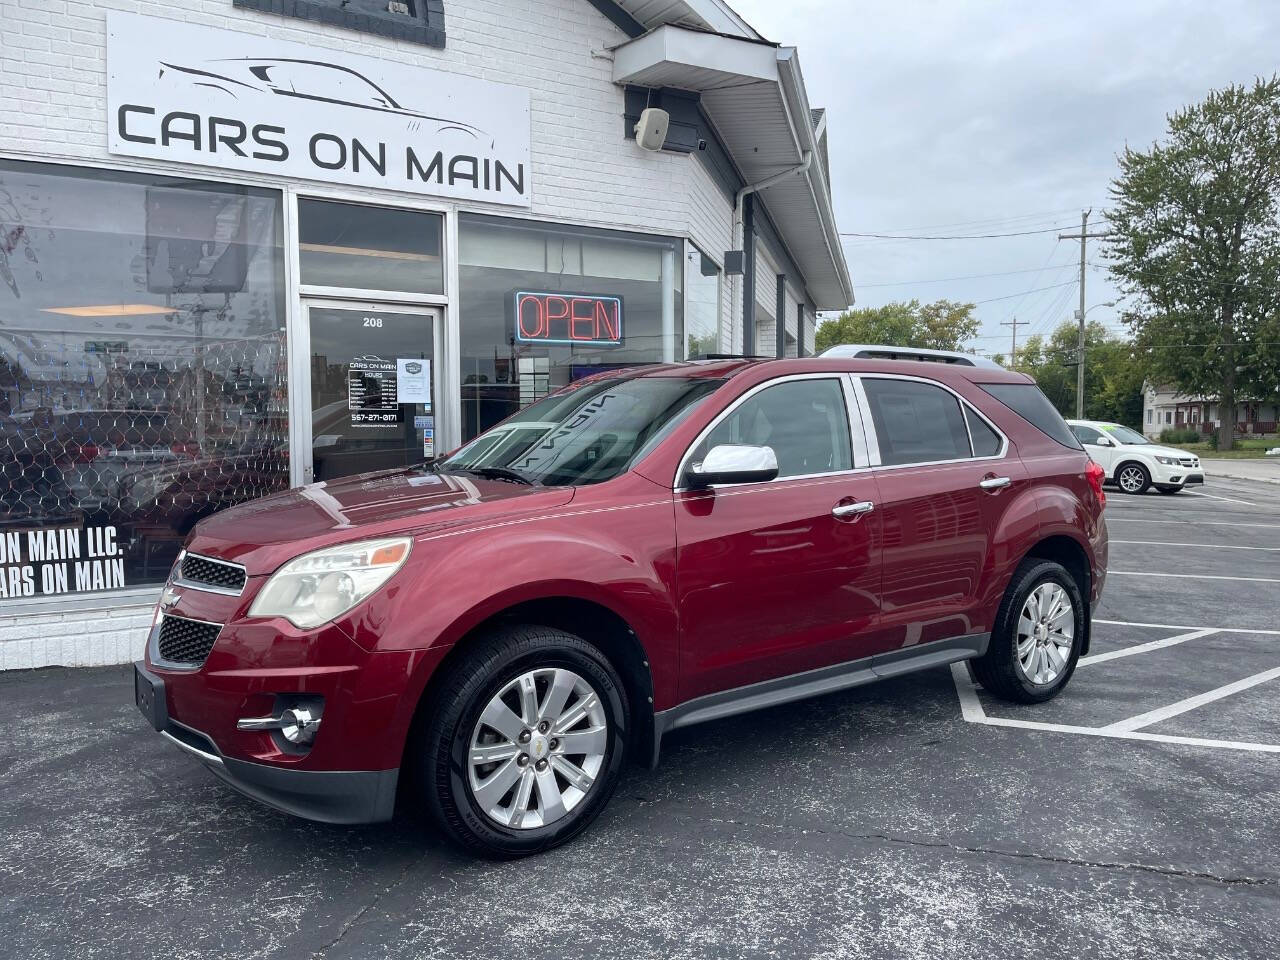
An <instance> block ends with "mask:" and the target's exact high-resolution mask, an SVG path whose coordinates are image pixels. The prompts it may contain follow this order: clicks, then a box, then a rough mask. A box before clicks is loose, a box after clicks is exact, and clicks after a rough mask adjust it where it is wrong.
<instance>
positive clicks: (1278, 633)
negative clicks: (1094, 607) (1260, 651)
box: [1093, 617, 1280, 637]
mask: <svg viewBox="0 0 1280 960" xmlns="http://www.w3.org/2000/svg"><path fill="white" fill-rule="evenodd" d="M1093 622H1094V623H1105V624H1107V625H1108V626H1111V627H1156V628H1158V629H1160V630H1212V631H1214V632H1215V633H1252V634H1260V635H1262V636H1266V637H1280V630H1255V629H1253V628H1250V627H1192V626H1189V625H1188V624H1185V623H1137V622H1135V621H1133V620H1102V619H1100V618H1098V617H1094V618H1093Z"/></svg>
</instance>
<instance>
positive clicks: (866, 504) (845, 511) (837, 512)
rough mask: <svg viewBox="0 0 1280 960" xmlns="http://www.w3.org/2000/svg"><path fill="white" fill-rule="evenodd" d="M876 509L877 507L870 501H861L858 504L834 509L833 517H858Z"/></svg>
mask: <svg viewBox="0 0 1280 960" xmlns="http://www.w3.org/2000/svg"><path fill="white" fill-rule="evenodd" d="M875 508H876V505H875V504H874V503H872V502H871V501H870V500H861V501H859V502H858V503H846V504H844V505H843V506H838V507H832V508H831V515H832V516H833V517H856V516H860V515H861V514H864V513H870V512H871V511H872V510H874V509H875Z"/></svg>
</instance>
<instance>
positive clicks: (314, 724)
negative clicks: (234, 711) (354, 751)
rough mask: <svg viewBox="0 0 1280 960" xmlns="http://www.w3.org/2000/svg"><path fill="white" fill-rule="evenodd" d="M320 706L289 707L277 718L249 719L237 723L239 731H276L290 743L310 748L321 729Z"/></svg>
mask: <svg viewBox="0 0 1280 960" xmlns="http://www.w3.org/2000/svg"><path fill="white" fill-rule="evenodd" d="M320 712H321V707H320V706H319V705H311V704H309V705H307V706H296V707H288V708H287V709H285V710H281V711H280V715H279V716H276V717H247V718H245V719H243V720H237V721H236V729H237V730H276V731H279V732H280V736H282V737H284V738H285V740H287V741H288V742H289V743H291V744H293V745H294V746H298V747H308V746H310V745H311V744H312V743H313V742H314V741H315V739H316V731H317V730H319V729H320Z"/></svg>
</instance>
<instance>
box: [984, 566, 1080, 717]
mask: <svg viewBox="0 0 1280 960" xmlns="http://www.w3.org/2000/svg"><path fill="white" fill-rule="evenodd" d="M1085 616H1086V614H1085V600H1084V597H1083V596H1081V594H1080V587H1079V586H1078V585H1077V584H1076V582H1075V579H1074V578H1073V577H1072V576H1071V574H1070V573H1068V572H1067V570H1066V568H1065V567H1063V566H1062V565H1061V564H1059V563H1055V562H1053V561H1052V560H1040V559H1037V558H1034V557H1031V558H1028V559H1026V560H1024V561H1023V562H1022V563H1021V564H1020V565H1019V566H1018V569H1017V570H1016V571H1014V574H1013V580H1012V581H1011V582H1010V584H1009V589H1008V591H1006V593H1005V596H1004V600H1003V601H1002V602H1001V604H1000V610H999V613H998V614H997V615H996V623H995V629H994V630H993V631H992V632H991V641H990V643H989V644H988V645H987V652H986V653H985V654H983V655H982V656H981V657H978V658H977V659H975V660H973V661H972V663H973V673H974V676H976V677H977V678H978V682H979V683H981V684H982V685H983V686H984V687H985V688H986V689H987V690H988V691H989V692H990V693H991V694H992V695H994V696H997V697H1000V698H1001V699H1003V700H1010V701H1013V702H1014V703H1043V702H1044V701H1046V700H1051V699H1053V698H1054V697H1056V696H1057V695H1058V694H1059V693H1061V692H1062V689H1063V687H1065V686H1066V685H1067V681H1068V680H1070V679H1071V675H1072V674H1073V673H1074V672H1075V669H1076V661H1077V660H1079V658H1080V647H1081V644H1082V643H1083V642H1084V637H1085V631H1086V629H1087V627H1088V624H1087V622H1086V620H1085Z"/></svg>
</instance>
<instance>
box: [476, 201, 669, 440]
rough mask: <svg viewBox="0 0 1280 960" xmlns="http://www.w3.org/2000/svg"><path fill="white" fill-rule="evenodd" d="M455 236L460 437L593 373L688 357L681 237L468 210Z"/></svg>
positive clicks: (489, 424) (492, 423) (495, 421)
mask: <svg viewBox="0 0 1280 960" xmlns="http://www.w3.org/2000/svg"><path fill="white" fill-rule="evenodd" d="M458 242H459V247H460V250H459V278H460V290H459V298H460V302H461V308H460V314H461V350H460V362H461V368H462V369H461V373H462V425H463V437H464V439H467V440H469V439H471V438H472V437H475V436H476V435H477V434H479V433H481V432H483V431H484V430H487V429H488V428H489V427H491V426H493V425H494V424H495V423H497V422H499V421H500V420H503V419H505V418H506V417H509V416H510V415H511V414H513V413H515V412H516V411H517V410H519V409H520V408H521V407H523V406H525V405H527V404H528V403H530V402H532V401H535V400H537V399H539V398H540V397H544V396H546V395H547V394H548V393H550V392H551V391H553V390H556V389H558V388H560V387H562V386H565V385H566V384H568V383H571V382H573V381H575V380H578V379H580V378H582V377H585V376H587V375H588V374H592V373H600V372H602V371H606V370H614V369H620V368H622V367H629V366H634V365H636V364H643V363H661V362H663V361H673V360H677V359H683V349H684V347H683V344H684V337H683V331H682V326H683V324H682V313H683V293H682V289H681V287H682V276H683V274H684V271H683V270H681V269H680V265H681V264H680V258H681V256H682V255H683V253H682V246H683V245H682V244H681V242H680V241H679V240H670V239H666V238H663V237H643V236H637V235H634V234H623V233H612V232H607V231H603V230H582V229H575V228H572V227H564V226H553V225H549V224H536V223H529V222H526V221H518V220H504V219H498V218H493V217H482V216H478V215H471V214H462V215H461V216H460V217H459V240H458ZM517 301H519V302H520V303H521V304H522V309H521V312H520V317H521V323H520V330H519V335H517V311H516V304H517Z"/></svg>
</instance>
